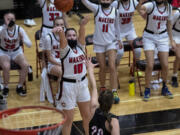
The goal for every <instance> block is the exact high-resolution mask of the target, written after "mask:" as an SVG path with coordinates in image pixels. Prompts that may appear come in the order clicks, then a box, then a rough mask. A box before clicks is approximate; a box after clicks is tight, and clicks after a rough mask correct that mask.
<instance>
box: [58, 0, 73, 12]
mask: <svg viewBox="0 0 180 135" xmlns="http://www.w3.org/2000/svg"><path fill="white" fill-rule="evenodd" d="M54 5H55V7H56V8H57V9H58V10H59V11H62V12H67V11H70V10H71V9H72V7H73V5H74V0H55V1H54Z"/></svg>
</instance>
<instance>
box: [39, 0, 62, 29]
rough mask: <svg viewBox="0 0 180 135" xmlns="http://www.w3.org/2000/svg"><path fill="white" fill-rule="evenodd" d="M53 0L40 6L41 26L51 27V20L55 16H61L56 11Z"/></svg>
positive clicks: (60, 13)
mask: <svg viewBox="0 0 180 135" xmlns="http://www.w3.org/2000/svg"><path fill="white" fill-rule="evenodd" d="M53 3H54V0H51V2H50V3H49V4H48V5H47V0H45V1H44V4H43V6H42V13H43V20H42V22H43V25H45V26H49V27H53V20H54V19H55V18H56V17H57V16H60V17H61V16H62V12H60V11H58V10H57V9H56V7H55V6H54V4H53Z"/></svg>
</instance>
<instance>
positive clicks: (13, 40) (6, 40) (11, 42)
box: [4, 38, 18, 44]
mask: <svg viewBox="0 0 180 135" xmlns="http://www.w3.org/2000/svg"><path fill="white" fill-rule="evenodd" d="M4 41H5V42H6V43H9V44H14V43H16V42H17V41H18V39H12V40H10V39H9V38H4Z"/></svg>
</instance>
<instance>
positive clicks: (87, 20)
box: [79, 16, 90, 26]
mask: <svg viewBox="0 0 180 135" xmlns="http://www.w3.org/2000/svg"><path fill="white" fill-rule="evenodd" d="M89 19H90V17H89V16H85V17H84V18H83V19H81V20H80V22H79V25H81V26H82V25H83V26H85V25H86V24H87V23H88V22H89Z"/></svg>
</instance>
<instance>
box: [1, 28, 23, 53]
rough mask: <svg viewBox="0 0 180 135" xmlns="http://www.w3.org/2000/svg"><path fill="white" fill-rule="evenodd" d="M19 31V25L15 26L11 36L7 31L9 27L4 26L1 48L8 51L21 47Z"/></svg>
mask: <svg viewBox="0 0 180 135" xmlns="http://www.w3.org/2000/svg"><path fill="white" fill-rule="evenodd" d="M19 29H20V27H19V26H18V25H15V28H14V32H13V34H10V33H9V31H8V30H7V27H6V26H4V27H3V29H2V31H1V44H0V46H1V47H2V48H4V49H6V50H14V49H16V48H18V47H19V45H20V38H19Z"/></svg>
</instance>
